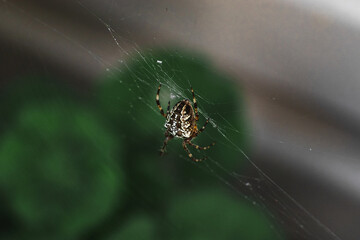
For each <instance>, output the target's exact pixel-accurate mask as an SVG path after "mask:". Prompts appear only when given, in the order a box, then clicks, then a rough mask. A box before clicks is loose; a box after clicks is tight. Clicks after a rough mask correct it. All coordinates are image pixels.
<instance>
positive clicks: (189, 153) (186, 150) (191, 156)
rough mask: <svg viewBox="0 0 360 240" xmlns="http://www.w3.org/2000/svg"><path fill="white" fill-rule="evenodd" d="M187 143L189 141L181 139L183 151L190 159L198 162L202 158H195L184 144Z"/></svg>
mask: <svg viewBox="0 0 360 240" xmlns="http://www.w3.org/2000/svg"><path fill="white" fill-rule="evenodd" d="M188 143H189V142H186V141H183V143H182V145H183V148H184V150H185V152H186V153H187V154H188V155H189V158H191V160H193V161H194V162H200V161H201V160H203V159H197V158H195V157H194V156H193V155H192V154H191V152H190V150H189V149H188V147H187V146H186V144H188Z"/></svg>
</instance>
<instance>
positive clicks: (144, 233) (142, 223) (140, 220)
mask: <svg viewBox="0 0 360 240" xmlns="http://www.w3.org/2000/svg"><path fill="white" fill-rule="evenodd" d="M156 235H157V233H156V226H155V222H154V220H153V219H151V218H150V217H147V216H145V215H136V214H135V215H134V216H132V217H130V218H129V219H128V220H127V221H126V222H125V223H124V224H123V225H122V226H121V228H120V229H119V231H117V232H114V233H112V234H111V236H110V237H109V238H108V240H119V239H136V240H155V239H158V238H156Z"/></svg>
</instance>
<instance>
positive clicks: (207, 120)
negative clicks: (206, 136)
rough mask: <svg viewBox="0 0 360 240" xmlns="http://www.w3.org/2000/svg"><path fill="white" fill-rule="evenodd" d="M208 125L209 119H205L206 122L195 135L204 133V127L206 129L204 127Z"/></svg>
mask: <svg viewBox="0 0 360 240" xmlns="http://www.w3.org/2000/svg"><path fill="white" fill-rule="evenodd" d="M208 123H209V118H208V119H206V122H205V123H204V126H203V127H202V128H200V130H199V131H198V133H197V134H199V133H201V132H202V131H204V130H205V127H206V125H207V124H208Z"/></svg>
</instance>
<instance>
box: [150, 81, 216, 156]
mask: <svg viewBox="0 0 360 240" xmlns="http://www.w3.org/2000/svg"><path fill="white" fill-rule="evenodd" d="M160 88H161V84H160V86H159V88H158V90H157V94H156V104H157V106H158V108H159V110H160V113H161V115H163V116H164V117H165V118H166V122H165V125H164V127H165V128H166V132H165V137H166V138H165V140H164V145H163V147H162V148H161V150H160V155H161V156H162V155H163V154H164V152H165V148H166V145H167V143H168V141H169V140H171V139H173V138H174V137H177V138H182V139H184V141H183V143H182V146H183V148H184V150H185V151H186V152H187V154H188V155H189V157H190V158H191V160H193V161H195V162H199V161H201V160H203V159H197V158H194V157H193V155H192V154H191V152H190V151H189V149H188V147H187V145H191V146H194V147H195V148H196V149H200V150H206V149H209V148H210V147H211V146H214V145H215V143H212V144H210V145H209V146H207V147H200V146H198V145H196V144H194V143H192V142H191V140H192V139H193V138H195V137H196V136H197V135H199V134H200V133H201V132H202V131H204V129H205V127H206V125H207V124H208V122H209V119H207V120H206V122H205V124H204V126H203V127H202V128H201V129H200V130H199V129H198V128H197V125H196V122H197V121H198V120H199V113H198V109H197V104H196V99H195V93H194V90H193V88H191V92H192V95H193V102H194V109H195V111H194V109H193V107H192V105H191V102H190V100H189V99H184V100H181V101H179V102H177V103H176V104H175V105H174V107H173V108H172V109H171V111H170V101H169V102H168V107H167V112H166V114H165V113H164V111H163V109H162V107H161V105H160V98H159V94H160Z"/></svg>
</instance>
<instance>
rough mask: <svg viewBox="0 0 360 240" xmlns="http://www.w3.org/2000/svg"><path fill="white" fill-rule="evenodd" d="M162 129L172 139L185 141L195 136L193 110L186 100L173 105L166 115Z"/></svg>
mask: <svg viewBox="0 0 360 240" xmlns="http://www.w3.org/2000/svg"><path fill="white" fill-rule="evenodd" d="M164 127H165V128H166V130H167V131H168V132H169V134H171V135H172V136H174V137H178V138H183V139H187V138H189V137H191V136H192V135H193V134H196V129H197V128H196V120H195V113H194V109H193V107H192V106H191V103H190V101H189V100H188V99H185V100H182V101H180V102H178V103H176V104H175V106H174V107H173V108H172V109H171V111H170V112H169V113H168V114H167V117H166V122H165V125H164Z"/></svg>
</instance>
